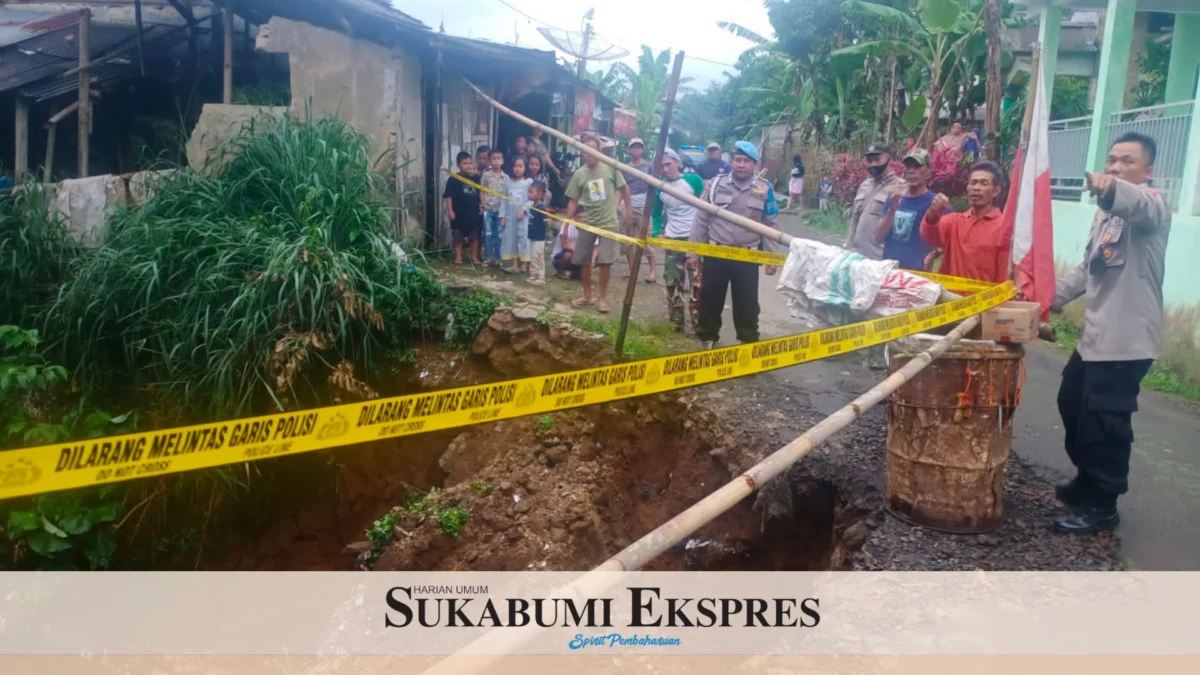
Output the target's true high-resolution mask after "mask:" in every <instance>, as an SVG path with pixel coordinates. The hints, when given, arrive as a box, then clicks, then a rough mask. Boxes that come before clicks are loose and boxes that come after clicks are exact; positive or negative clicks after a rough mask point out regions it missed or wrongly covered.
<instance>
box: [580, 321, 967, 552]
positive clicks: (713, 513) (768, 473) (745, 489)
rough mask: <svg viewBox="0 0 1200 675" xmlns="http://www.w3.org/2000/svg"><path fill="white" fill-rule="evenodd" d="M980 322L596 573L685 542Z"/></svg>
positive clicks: (964, 328)
mask: <svg viewBox="0 0 1200 675" xmlns="http://www.w3.org/2000/svg"><path fill="white" fill-rule="evenodd" d="M978 325H979V317H978V316H973V317H970V318H968V319H967V320H965V321H963V322H962V323H961V324H959V325H958V326H957V327H956V328H955V329H954V330H952V331H950V333H949V334H948V335H946V337H944V338H942V339H941V340H938V341H937V342H936V343H934V344H933V345H932V346H931V347H930V348H929V349H927V350H926V351H924V352H922V353H921V354H918V355H917V357H916V358H914V359H913V360H912V361H909V362H908V363H907V364H906V365H905V366H904V367H903V368H901V369H900V370H897V371H896V372H895V373H893V374H892V375H891V376H890V377H888V378H887V379H886V380H884V381H883V382H880V383H879V384H877V385H875V386H874V387H871V389H870V391H868V392H866V393H865V394H863V395H862V396H859V397H858V398H856V399H854V400H853V401H852V402H850V404H849V405H847V406H846V407H844V408H842V409H841V410H838V411H837V412H835V413H833V414H832V415H830V416H829V417H826V418H825V419H823V420H821V421H820V422H818V423H817V424H816V425H815V426H813V428H811V429H809V430H808V431H806V432H804V434H803V435H801V436H800V437H799V438H797V439H796V440H794V441H792V442H791V443H788V444H787V445H785V446H784V447H783V448H781V449H779V450H777V451H775V452H774V453H773V454H772V455H770V456H769V457H767V458H766V459H764V460H763V461H761V462H759V463H758V464H756V465H754V466H753V467H751V468H750V470H748V471H746V473H744V474H742V475H741V476H738V477H737V478H735V479H734V480H732V481H730V482H729V483H726V484H725V486H724V487H722V488H721V489H719V490H717V491H716V492H713V493H712V494H710V495H709V496H707V497H705V498H704V499H702V500H700V501H699V502H697V503H696V504H695V505H693V506H692V507H691V508H689V509H688V510H686V511H684V512H683V513H681V514H679V515H678V516H675V517H674V518H672V519H671V520H668V521H667V522H666V523H664V524H662V525H661V526H659V527H658V528H657V529H655V530H654V531H653V532H651V533H649V534H647V535H646V536H644V537H642V538H641V539H639V540H637V541H635V542H633V543H632V544H630V545H629V546H627V547H626V548H625V550H623V551H621V552H620V553H618V554H616V555H614V556H613V557H611V558H609V559H608V560H607V561H606V562H605V563H604V564H603V565H601V566H599V567H597V568H596V571H598V572H599V571H604V572H631V571H634V570H638V569H641V568H642V567H643V566H645V564H646V563H648V562H650V561H651V560H653V559H654V558H656V557H658V555H659V554H661V553H663V552H664V551H666V550H667V549H669V548H671V547H672V546H674V545H675V544H676V543H678V542H680V541H682V540H683V538H684V537H686V536H688V535H690V534H692V533H693V532H695V531H696V530H699V529H700V528H701V527H704V526H705V525H707V524H708V523H710V522H712V521H713V520H715V519H716V518H717V517H718V516H720V515H721V514H723V513H725V512H726V511H728V510H729V509H731V508H733V507H734V506H735V505H736V504H737V503H738V502H740V501H742V500H743V499H745V498H746V497H747V496H749V495H750V494H752V493H753V492H754V491H755V490H757V489H759V488H760V487H762V486H763V485H765V484H766V483H767V482H768V481H770V480H771V479H773V478H775V477H777V476H779V475H781V474H782V473H784V472H785V471H787V470H788V468H789V467H791V466H792V465H793V464H795V463H796V462H798V461H800V460H801V459H804V457H805V456H807V455H808V454H809V453H810V452H812V451H813V450H814V449H815V448H816V447H817V446H818V445H820V444H821V443H824V442H825V441H827V440H829V437H830V436H833V435H834V434H835V433H837V432H839V431H841V430H842V429H844V428H846V427H847V426H849V425H850V423H851V422H854V421H855V420H857V419H858V418H859V417H861V416H862V414H863V413H864V412H866V411H867V410H870V409H871V408H873V407H874V406H875V405H877V404H878V403H879V402H880V401H882V400H883V399H885V398H887V397H888V396H890V395H891V394H892V392H894V391H896V390H897V389H899V388H900V387H902V386H904V384H905V383H907V382H909V381H910V380H912V379H913V377H914V376H916V375H917V373H920V372H921V371H922V370H924V369H925V368H926V367H927V366H928V365H929V364H930V363H932V362H933V361H934V359H936V358H938V357H939V356H941V355H942V354H945V353H946V351H947V350H948V349H950V347H951V346H953V345H954V344H955V343H956V342H958V341H959V340H961V339H963V337H965V336H966V335H967V333H970V332H971V331H972V330H974V329H975V327H976V326H978Z"/></svg>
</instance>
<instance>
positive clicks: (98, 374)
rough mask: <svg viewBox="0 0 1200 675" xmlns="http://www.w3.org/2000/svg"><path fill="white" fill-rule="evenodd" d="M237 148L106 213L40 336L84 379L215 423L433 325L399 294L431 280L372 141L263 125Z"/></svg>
mask: <svg viewBox="0 0 1200 675" xmlns="http://www.w3.org/2000/svg"><path fill="white" fill-rule="evenodd" d="M234 143H235V145H236V146H237V152H236V156H235V157H234V158H233V159H232V160H231V161H229V163H228V164H227V165H226V167H225V169H224V171H223V172H222V173H221V174H220V175H219V176H217V177H215V178H205V177H202V176H199V175H196V174H194V173H191V172H186V171H183V172H178V173H176V174H174V175H172V176H170V177H167V178H165V179H163V181H162V182H161V183H160V184H158V185H156V186H154V196H153V197H152V198H151V199H150V200H149V201H148V202H147V203H146V204H145V205H144V206H143V207H141V208H137V209H132V210H128V211H123V212H121V213H119V214H117V215H116V216H115V217H114V218H113V219H111V220H110V221H109V223H108V230H107V234H106V240H105V245H104V246H103V247H102V248H100V249H99V250H97V251H96V252H95V253H94V254H93V255H91V256H89V257H87V258H86V259H84V260H83V261H82V262H81V264H79V265H78V266H77V268H76V269H75V270H74V271H75V273H74V274H73V275H72V277H71V279H70V280H69V281H68V282H67V283H66V284H65V285H64V287H63V288H62V291H61V294H60V295H59V297H58V299H57V302H56V303H55V304H54V306H53V307H52V309H51V311H50V313H49V316H48V326H47V330H46V334H47V335H50V336H60V338H61V340H60V342H59V345H58V346H59V348H60V349H61V350H62V352H63V354H64V356H65V357H66V358H72V359H73V360H74V362H73V363H72V364H71V365H72V366H73V369H74V370H75V371H76V372H78V373H80V374H81V375H82V376H83V377H84V378H86V379H88V380H89V381H92V382H121V383H126V384H129V385H133V386H137V387H139V388H153V389H154V390H155V391H157V392H158V393H160V394H162V395H163V397H164V398H165V399H166V400H169V401H171V402H172V403H173V404H175V405H178V406H181V407H182V408H184V409H187V410H189V411H192V412H194V413H195V414H198V415H202V416H205V417H214V416H227V415H236V414H244V413H248V412H251V411H261V410H262V409H264V408H266V409H271V408H275V409H282V408H291V407H294V406H299V405H311V404H314V403H321V402H324V401H326V400H328V395H329V386H330V381H331V380H330V375H331V374H333V373H334V372H335V371H337V370H338V369H339V366H340V365H341V364H342V363H343V362H348V363H349V364H351V365H352V366H354V367H355V368H356V369H357V370H356V372H357V373H359V374H360V375H359V376H360V377H361V376H362V375H361V374H362V373H369V372H371V370H372V367H373V364H374V357H375V354H376V352H377V351H378V349H379V347H380V345H381V344H383V343H387V342H392V341H397V340H404V339H408V338H411V337H413V336H414V335H415V334H420V333H421V332H426V331H429V330H430V329H431V325H430V323H431V322H430V321H429V320H425V319H421V318H420V317H426V316H430V315H433V316H436V314H437V313H438V312H441V310H442V306H441V304H439V303H444V299H443V298H440V297H435V296H436V294H420V293H404V292H401V289H402V288H403V287H404V286H405V284H407V283H409V282H410V281H413V282H420V283H421V284H422V285H426V284H425V282H426V281H427V280H428V275H427V273H426V272H425V271H424V270H422V269H419V268H416V267H412V266H406V265H405V264H404V263H402V262H401V261H400V260H399V259H398V258H397V256H396V255H395V254H394V253H393V250H392V243H391V241H390V240H389V239H388V238H387V237H386V233H387V231H388V218H387V209H388V207H387V204H386V202H385V201H384V199H385V197H386V181H385V180H384V179H383V178H381V177H379V176H377V175H375V174H372V173H371V172H370V171H369V170H368V166H369V165H370V164H371V161H370V160H371V158H370V157H369V156H368V150H367V147H368V146H367V141H366V139H365V138H364V137H363V136H361V135H359V134H357V133H356V132H354V131H353V130H351V129H350V128H349V127H348V126H346V125H345V124H344V123H342V122H340V121H337V120H334V119H320V120H317V121H314V122H311V123H309V124H305V125H300V124H298V123H296V122H294V121H292V120H290V119H286V118H285V119H283V120H273V119H270V118H263V119H261V120H256V122H255V124H252V125H247V127H246V129H245V130H244V131H243V133H242V135H240V136H239V137H238V138H237V139H235V141H234ZM426 305H429V306H426ZM435 305H436V306H435ZM380 307H384V308H386V311H387V316H386V318H385V314H384V313H383V312H382V311H381V310H380ZM389 324H391V325H389ZM342 372H345V371H344V368H343V369H342Z"/></svg>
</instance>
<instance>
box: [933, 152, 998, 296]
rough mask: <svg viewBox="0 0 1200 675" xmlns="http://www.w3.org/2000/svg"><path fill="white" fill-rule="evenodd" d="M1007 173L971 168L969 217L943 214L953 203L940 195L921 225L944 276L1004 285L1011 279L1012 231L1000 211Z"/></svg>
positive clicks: (991, 167)
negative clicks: (936, 251)
mask: <svg viewBox="0 0 1200 675" xmlns="http://www.w3.org/2000/svg"><path fill="white" fill-rule="evenodd" d="M1003 185H1004V173H1003V172H1001V171H1000V167H998V166H996V165H995V164H994V163H992V162H979V163H977V164H975V165H974V166H972V167H971V175H970V178H969V179H968V182H967V201H968V202H969V203H970V205H971V209H970V210H969V211H967V212H966V213H951V214H947V215H944V216H943V215H942V214H943V213H945V211H946V208H947V207H949V206H950V199H949V198H947V197H946V195H942V194H939V195H938V196H936V197H934V198H933V203H932V204H931V205H930V206H929V210H928V211H927V212H926V214H925V219H924V220H923V221H921V239H924V240H925V243H926V244H929V245H930V246H933V247H934V248H937V249H941V251H942V267H941V269H940V270H939V272H940V273H941V274H948V275H950V276H954V277H963V278H966V279H978V280H980V281H990V282H993V283H1001V282H1003V281H1006V280H1007V279H1008V276H1009V261H1010V259H1011V258H1012V229H1011V228H1006V227H1005V226H1004V217H1003V214H1002V213H1001V212H1000V209H998V208H996V198H997V197H999V196H1000V190H1001V189H1002V187H1003Z"/></svg>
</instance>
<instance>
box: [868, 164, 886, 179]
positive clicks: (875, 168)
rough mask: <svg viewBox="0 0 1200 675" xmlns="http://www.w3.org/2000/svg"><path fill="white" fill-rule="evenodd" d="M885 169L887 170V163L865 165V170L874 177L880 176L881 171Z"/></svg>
mask: <svg viewBox="0 0 1200 675" xmlns="http://www.w3.org/2000/svg"><path fill="white" fill-rule="evenodd" d="M886 170H887V164H880V165H879V166H868V167H867V171H869V172H870V173H871V175H872V176H874V177H876V178H879V177H880V176H882V175H883V172H884V171H886Z"/></svg>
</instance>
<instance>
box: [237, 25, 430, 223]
mask: <svg viewBox="0 0 1200 675" xmlns="http://www.w3.org/2000/svg"><path fill="white" fill-rule="evenodd" d="M257 48H258V49H259V50H262V51H266V52H275V53H285V54H287V55H288V61H289V64H290V67H291V89H292V106H291V108H292V110H291V112H292V115H293V116H295V117H296V119H300V120H304V119H307V116H308V115H309V114H312V115H332V116H337V117H339V118H340V119H343V120H345V121H346V122H347V123H348V124H349V125H350V126H351V127H353V128H354V129H355V130H357V131H358V132H360V133H362V134H364V135H366V136H367V138H368V139H369V141H370V148H371V156H372V157H373V158H374V161H375V162H376V163H375V166H374V169H375V170H376V171H380V172H384V173H387V172H390V171H391V170H392V169H393V167H394V168H395V169H396V188H397V190H398V191H399V192H400V194H401V195H402V198H401V199H402V206H403V209H402V212H401V214H400V228H401V229H400V231H401V233H402V235H403V236H404V237H405V238H406V239H408V238H419V237H420V236H421V233H422V232H423V230H424V219H425V208H426V205H425V204H424V201H425V200H424V185H425V149H424V147H423V145H424V144H423V138H424V134H423V129H424V107H423V105H422V89H421V83H422V79H421V78H422V66H421V61H420V59H419V57H418V55H417V53H416V52H415V51H409V50H406V49H403V48H394V49H388V48H386V47H382V46H380V45H377V44H375V43H372V42H367V41H365V40H358V39H355V38H352V37H350V36H348V35H345V34H343V33H338V32H335V31H332V30H327V29H325V28H320V27H318V26H313V25H311V24H307V23H302V22H298V21H292V20H290V19H285V18H282V17H278V16H276V17H272V18H271V20H270V21H269V22H268V23H267V24H266V25H265V26H263V28H262V30H260V31H259V35H258V43H257Z"/></svg>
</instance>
